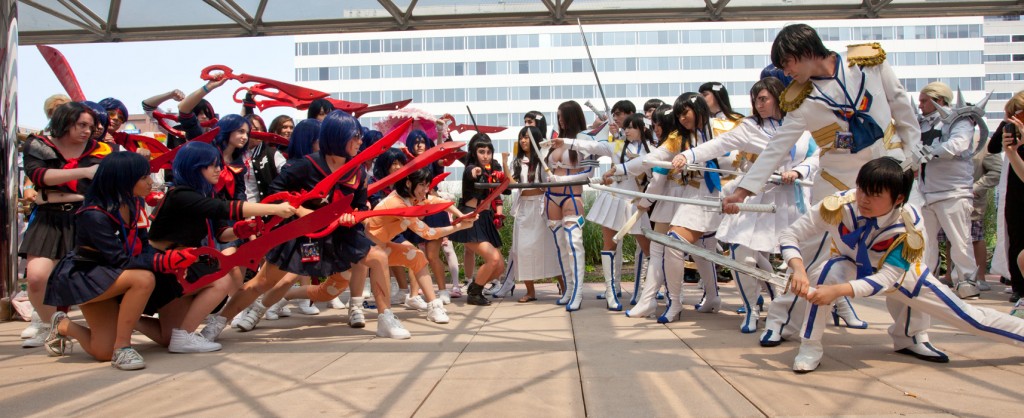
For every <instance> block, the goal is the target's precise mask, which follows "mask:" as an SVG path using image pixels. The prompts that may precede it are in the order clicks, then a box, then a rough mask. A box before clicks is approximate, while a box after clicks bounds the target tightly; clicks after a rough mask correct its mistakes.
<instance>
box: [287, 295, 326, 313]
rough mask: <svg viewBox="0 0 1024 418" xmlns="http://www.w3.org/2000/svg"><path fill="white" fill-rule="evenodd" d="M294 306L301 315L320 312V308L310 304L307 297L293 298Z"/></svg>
mask: <svg viewBox="0 0 1024 418" xmlns="http://www.w3.org/2000/svg"><path fill="white" fill-rule="evenodd" d="M292 303H293V304H295V307H296V308H298V310H299V313H300V314H303V315H318V314H320V308H317V307H316V305H314V304H312V303H311V302H310V301H309V299H295V300H293V301H292Z"/></svg>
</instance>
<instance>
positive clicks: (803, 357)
mask: <svg viewBox="0 0 1024 418" xmlns="http://www.w3.org/2000/svg"><path fill="white" fill-rule="evenodd" d="M823 353H824V349H822V347H821V341H819V340H804V341H803V342H801V343H800V351H799V352H798V353H797V354H796V358H795V359H793V371H794V372H797V373H807V372H813V371H814V369H817V368H818V365H819V364H821V355H822V354H823Z"/></svg>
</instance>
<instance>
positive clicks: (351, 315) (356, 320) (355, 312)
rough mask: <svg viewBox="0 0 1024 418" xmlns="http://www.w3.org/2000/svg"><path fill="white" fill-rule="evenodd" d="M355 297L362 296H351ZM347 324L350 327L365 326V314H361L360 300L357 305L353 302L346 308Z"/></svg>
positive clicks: (361, 304) (361, 305)
mask: <svg viewBox="0 0 1024 418" xmlns="http://www.w3.org/2000/svg"><path fill="white" fill-rule="evenodd" d="M355 299H362V298H353V300H355ZM348 326H350V327H352V328H363V327H365V326H366V315H364V314H363V303H362V301H360V302H359V304H358V305H357V304H354V303H353V304H352V306H350V307H349V308H348Z"/></svg>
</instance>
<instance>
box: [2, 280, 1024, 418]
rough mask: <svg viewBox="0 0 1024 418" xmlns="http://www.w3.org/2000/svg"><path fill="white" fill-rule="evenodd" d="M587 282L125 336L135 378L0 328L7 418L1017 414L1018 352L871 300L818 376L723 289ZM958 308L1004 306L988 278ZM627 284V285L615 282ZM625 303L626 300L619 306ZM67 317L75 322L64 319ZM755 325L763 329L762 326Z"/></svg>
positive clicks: (1022, 370) (835, 331) (1023, 368)
mask: <svg viewBox="0 0 1024 418" xmlns="http://www.w3.org/2000/svg"><path fill="white" fill-rule="evenodd" d="M601 286H603V285H598V284H588V287H587V292H586V301H585V302H584V304H583V309H582V310H580V311H578V312H574V313H572V314H569V313H567V312H565V310H564V308H563V307H560V306H555V305H554V300H555V299H556V296H555V295H556V290H555V287H554V286H553V285H549V284H543V285H538V296H539V297H540V300H539V301H537V302H532V303H526V304H519V303H516V299H518V297H519V296H521V295H522V292H523V290H521V289H519V290H517V292H516V296H515V297H513V298H509V299H505V300H496V301H495V303H494V305H492V306H490V307H473V306H467V305H465V298H462V299H456V300H455V303H454V304H452V305H449V308H448V310H449V315H450V316H451V318H452V322H451V323H450V324H447V325H438V324H433V323H430V322H427V321H426V319H425V317H424V316H423V315H422V314H418V313H416V312H415V311H408V310H404V309H402V308H400V307H399V308H397V309H396V313H397V314H398V315H399V317H400V318H401V320H402V322H403V324H404V325H405V326H406V328H408V329H409V330H410V331H411V332H412V334H413V338H412V339H411V340H406V341H395V340H387V339H380V338H376V337H375V335H374V332H375V329H376V321H375V318H376V315H373V314H369V315H368V317H369V318H368V319H369V321H368V323H367V327H366V328H364V329H361V330H360V329H351V328H349V327H348V326H347V325H345V324H346V322H345V321H346V318H347V317H346V316H345V314H344V311H338V310H325V311H324V312H323V313H321V314H320V315H317V316H303V315H296V316H292V317H290V318H282V319H281V320H278V321H263V322H261V323H260V325H259V327H258V328H257V329H256V330H254V331H252V332H248V333H241V332H237V331H235V330H226V331H225V332H224V333H223V334H222V336H221V340H220V341H221V342H222V343H223V344H224V350H223V351H220V352H216V353H206V354H169V353H167V352H166V350H164V349H163V348H160V347H157V346H156V345H154V344H152V343H151V342H148V341H147V340H146V339H145V338H144V337H141V336H139V335H136V337H135V340H134V342H135V344H136V348H137V349H139V351H140V352H141V354H142V355H143V356H144V357H145V359H146V362H147V368H146V369H144V370H141V371H135V372H123V371H118V370H115V369H113V368H111V367H110V365H109V363H105V362H103V363H101V362H96V361H93V360H92V359H91V357H89V356H88V355H86V354H85V353H84V352H82V351H81V350H80V349H76V350H75V352H74V353H73V354H72V355H71V356H69V357H64V358H60V359H56V358H50V357H47V356H46V355H45V352H44V350H43V349H42V348H39V349H22V348H20V343H21V340H19V339H18V334H19V333H20V332H21V330H22V329H23V328H24V326H25V323H23V322H4V323H0V369H2V370H3V373H4V379H3V383H0V411H2V414H3V415H4V416H12V417H13V416H42V415H47V416H53V415H73V416H100V415H104V416H150V417H162V416H182V415H189V416H297V417H307V416H321V415H326V416H417V417H420V416H422V417H433V416H487V417H504V416H510V417H511V416H515V417H523V416H527V417H531V418H532V417H548V416H558V417H582V416H597V417H606V416H607V417H625V416H630V417H648V416H671V417H724V416H735V417H759V416H840V415H842V416H882V415H914V416H940V415H941V416H992V417H1007V416H1018V415H1019V414H1020V411H1021V410H1024V406H1022V403H1024V402H1022V401H1024V393H1022V390H1024V350H1022V349H1021V348H1020V347H1012V346H1008V345H1002V344H995V343H991V342H989V341H987V340H982V339H978V338H975V337H974V336H971V335H967V334H963V333H960V332H959V331H956V330H954V329H953V328H951V327H948V326H946V325H943V324H934V325H933V328H932V331H931V332H930V334H931V338H932V342H933V343H934V344H935V345H936V346H937V347H939V348H940V349H943V350H945V351H946V353H947V354H949V356H950V358H951V362H950V363H949V364H944V365H941V364H940V365H936V364H931V363H925V362H922V361H920V360H917V359H914V358H912V357H908V356H903V355H899V354H895V353H893V352H892V348H891V343H890V341H889V337H888V335H887V334H886V327H887V326H888V325H889V324H890V323H891V319H890V318H889V315H888V313H887V312H886V310H885V303H884V299H883V298H872V299H867V300H858V301H855V307H856V308H857V310H858V313H859V314H860V316H861V318H863V319H864V320H866V321H868V322H870V324H871V326H870V327H869V328H868V329H866V330H852V329H846V328H838V327H832V326H830V327H829V329H828V330H827V331H826V334H825V344H826V355H825V358H824V359H823V361H822V365H821V367H820V368H819V369H818V371H816V372H814V373H810V374H806V375H796V374H794V373H793V372H791V371H790V369H789V366H790V364H791V362H792V359H793V356H795V355H796V350H797V343H796V342H785V343H783V344H782V345H781V346H779V347H775V348H761V347H759V346H758V345H757V335H758V334H741V333H740V332H739V326H740V315H739V314H736V313H735V312H734V311H735V309H736V308H737V307H739V304H740V299H739V296H738V292H737V291H736V288H735V286H734V285H732V284H726V285H723V286H722V294H723V299H724V302H723V309H724V311H723V312H719V313H713V314H701V313H697V312H695V311H694V310H693V307H692V305H693V304H694V303H696V302H698V300H699V298H700V290H699V289H697V288H696V287H695V286H694V285H686V287H685V292H686V293H685V297H686V303H687V305H688V306H687V309H686V310H685V311H684V312H683V318H682V321H681V322H676V323H672V324H667V325H661V324H657V323H656V322H655V321H653V320H651V319H632V318H627V317H625V316H624V315H623V314H622V313H618V312H615V313H613V312H608V311H606V310H605V309H604V302H603V301H598V300H595V299H594V296H595V295H596V294H597V293H598V290H599V288H600V287H601ZM993 288H994V289H993V290H992V291H991V292H986V293H985V294H984V295H983V298H982V299H981V300H978V301H973V302H971V303H974V304H978V305H986V306H990V307H993V308H996V309H999V310H1001V311H1004V312H1008V311H1009V310H1010V305H1009V304H1008V303H1007V302H1006V296H1005V295H1004V294H1003V293H1001V292H1000V290H1002V288H1003V286H1002V285H993ZM623 289H632V284H624V286H623ZM624 299H625V300H627V301H628V299H629V298H628V296H626V297H624ZM72 317H74V318H78V319H79V320H81V319H80V315H79V314H77V312H76V313H74V314H73V315H72ZM762 325H763V319H762Z"/></svg>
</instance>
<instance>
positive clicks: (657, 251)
mask: <svg viewBox="0 0 1024 418" xmlns="http://www.w3.org/2000/svg"><path fill="white" fill-rule="evenodd" d="M647 264H653V265H654V267H653V268H650V269H649V270H648V271H647V272H648V275H647V279H646V280H644V285H643V288H642V289H641V291H642V293H641V294H640V299H639V300H638V301H637V302H636V306H634V307H633V308H632V309H629V310H627V311H626V316H628V317H630V318H644V317H648V316H651V315H654V312H655V311H656V310H657V309H658V292H659V291H660V290H661V286H662V285H664V284H665V246H664V245H661V244H657V243H654V242H652V243H651V258H650V260H649V261H648V263H647Z"/></svg>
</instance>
